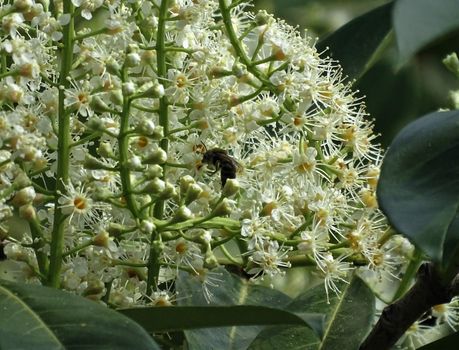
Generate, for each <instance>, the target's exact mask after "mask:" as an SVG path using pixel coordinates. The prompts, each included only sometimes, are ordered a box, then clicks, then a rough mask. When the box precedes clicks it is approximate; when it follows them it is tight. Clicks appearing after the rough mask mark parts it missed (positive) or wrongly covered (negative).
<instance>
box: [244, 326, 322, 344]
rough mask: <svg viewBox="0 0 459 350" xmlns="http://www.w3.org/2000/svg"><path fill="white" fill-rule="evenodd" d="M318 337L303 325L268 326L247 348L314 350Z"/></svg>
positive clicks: (318, 342)
mask: <svg viewBox="0 0 459 350" xmlns="http://www.w3.org/2000/svg"><path fill="white" fill-rule="evenodd" d="M319 345H320V339H319V338H317V336H316V335H315V334H314V332H313V331H312V330H310V329H308V328H305V327H292V326H283V327H268V328H266V329H265V330H264V331H262V332H261V333H260V334H259V335H258V337H257V338H256V339H255V340H254V341H253V342H252V344H250V346H249V350H271V349H272V350H274V349H283V350H288V349H295V350H316V349H318V348H319Z"/></svg>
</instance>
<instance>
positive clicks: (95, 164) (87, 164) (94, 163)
mask: <svg viewBox="0 0 459 350" xmlns="http://www.w3.org/2000/svg"><path fill="white" fill-rule="evenodd" d="M83 166H84V168H85V169H89V170H99V169H105V168H106V167H107V166H106V165H105V164H104V163H103V162H101V161H100V160H99V159H97V158H96V157H94V156H92V155H90V154H88V153H86V154H85V156H84V162H83Z"/></svg>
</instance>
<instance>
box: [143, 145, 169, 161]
mask: <svg viewBox="0 0 459 350" xmlns="http://www.w3.org/2000/svg"><path fill="white" fill-rule="evenodd" d="M166 161H167V153H166V151H164V150H163V149H162V148H158V149H156V150H153V151H151V152H150V154H148V155H147V156H145V158H144V159H143V162H144V163H145V164H164V163H166Z"/></svg>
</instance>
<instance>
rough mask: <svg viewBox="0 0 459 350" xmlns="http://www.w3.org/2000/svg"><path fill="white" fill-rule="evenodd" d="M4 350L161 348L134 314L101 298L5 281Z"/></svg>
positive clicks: (1, 299) (0, 317)
mask: <svg viewBox="0 0 459 350" xmlns="http://www.w3.org/2000/svg"><path fill="white" fill-rule="evenodd" d="M0 348H1V349H34V350H36V349H44V350H52V349H87V350H90V349H149V350H154V349H159V347H158V346H157V345H156V343H155V342H154V341H153V340H152V339H151V337H150V336H149V335H148V334H147V333H146V332H145V331H144V330H143V329H142V327H140V326H139V325H138V324H136V323H134V322H133V321H131V320H130V319H129V318H127V317H125V316H123V315H121V314H119V313H118V312H116V311H113V310H110V309H108V308H106V307H104V306H102V305H99V304H97V303H96V302H93V301H90V300H87V299H84V298H83V297H78V296H75V295H72V294H70V293H67V292H63V291H60V290H57V289H53V288H47V287H41V286H37V285H25V284H18V283H13V282H9V281H4V280H0Z"/></svg>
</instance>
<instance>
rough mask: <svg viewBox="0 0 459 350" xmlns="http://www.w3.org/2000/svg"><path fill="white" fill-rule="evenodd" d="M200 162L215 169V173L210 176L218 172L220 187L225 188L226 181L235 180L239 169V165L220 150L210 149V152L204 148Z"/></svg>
mask: <svg viewBox="0 0 459 350" xmlns="http://www.w3.org/2000/svg"><path fill="white" fill-rule="evenodd" d="M204 147H205V146H204ZM202 162H203V163H204V164H210V165H213V166H214V167H215V171H214V172H213V173H212V174H211V175H213V174H215V173H216V172H217V171H220V179H221V181H222V187H225V184H226V180H228V179H235V178H236V172H237V170H238V168H240V165H239V163H238V162H237V161H236V160H235V159H234V158H233V157H231V156H230V155H228V152H227V151H225V150H224V149H221V148H212V149H210V150H207V148H205V153H204V155H203V157H202Z"/></svg>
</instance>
